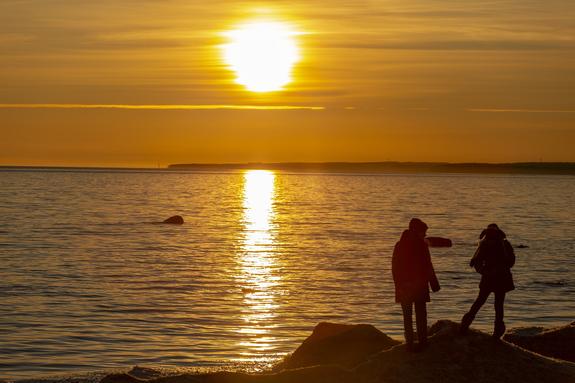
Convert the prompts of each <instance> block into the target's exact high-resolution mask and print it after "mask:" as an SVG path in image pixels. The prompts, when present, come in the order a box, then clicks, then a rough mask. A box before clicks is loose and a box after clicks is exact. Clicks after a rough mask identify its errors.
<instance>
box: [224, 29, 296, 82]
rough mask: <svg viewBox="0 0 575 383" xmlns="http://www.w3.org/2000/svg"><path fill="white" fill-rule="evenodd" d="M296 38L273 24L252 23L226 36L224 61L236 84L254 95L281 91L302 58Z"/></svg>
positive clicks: (288, 31) (290, 30)
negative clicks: (233, 74) (234, 75)
mask: <svg viewBox="0 0 575 383" xmlns="http://www.w3.org/2000/svg"><path fill="white" fill-rule="evenodd" d="M297 34H298V33H297V32H295V31H294V30H292V29H291V28H290V27H289V25H287V24H285V23H282V22H274V21H258V22H252V23H248V24H244V25H242V26H240V27H239V28H238V29H235V30H232V31H229V32H227V33H226V34H225V35H226V37H227V38H228V40H229V41H228V43H227V44H225V45H224V46H223V53H224V60H225V62H226V64H227V65H228V66H229V67H230V69H232V70H233V71H234V72H235V73H236V83H238V84H241V85H243V86H245V87H246V89H248V90H250V91H252V92H272V91H277V90H282V89H283V88H284V86H286V85H287V84H288V83H290V82H291V81H292V68H293V66H294V64H295V63H296V62H297V61H298V60H299V58H300V55H299V49H298V46H297V42H296V38H295V36H296V35H297Z"/></svg>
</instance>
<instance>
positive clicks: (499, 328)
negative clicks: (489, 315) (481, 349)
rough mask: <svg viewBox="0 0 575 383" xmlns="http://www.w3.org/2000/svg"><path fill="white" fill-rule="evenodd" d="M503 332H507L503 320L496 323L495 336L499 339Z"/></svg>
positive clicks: (494, 327)
mask: <svg viewBox="0 0 575 383" xmlns="http://www.w3.org/2000/svg"><path fill="white" fill-rule="evenodd" d="M503 334H505V323H503V321H497V322H495V325H494V326H493V338H494V339H499V338H501V337H502V336H503Z"/></svg>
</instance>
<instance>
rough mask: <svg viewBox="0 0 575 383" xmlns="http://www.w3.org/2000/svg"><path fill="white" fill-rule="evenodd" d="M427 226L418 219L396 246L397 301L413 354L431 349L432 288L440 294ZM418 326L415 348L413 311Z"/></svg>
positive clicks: (393, 264)
mask: <svg viewBox="0 0 575 383" xmlns="http://www.w3.org/2000/svg"><path fill="white" fill-rule="evenodd" d="M426 233H427V225H426V224H425V223H424V222H423V221H422V220H420V219H418V218H413V219H411V221H410V222H409V228H408V229H407V230H405V231H404V232H403V233H402V234H401V239H400V240H399V242H397V243H396V244H395V248H394V250H393V257H392V274H393V281H394V283H395V301H396V302H398V303H401V309H402V311H403V326H404V330H405V342H406V345H407V349H408V350H410V351H418V350H422V349H423V348H425V347H426V346H427V307H426V304H427V302H429V301H430V296H429V287H431V289H432V290H433V291H434V292H436V291H439V289H440V286H439V281H438V280H437V276H436V275H435V271H434V269H433V264H432V263H431V255H430V253H429V247H428V245H427V242H426V241H425V235H426ZM414 307H415V318H416V327H417V338H418V344H417V346H415V345H414V334H413V318H412V317H413V308H414Z"/></svg>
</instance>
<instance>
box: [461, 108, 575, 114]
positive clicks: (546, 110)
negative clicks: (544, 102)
mask: <svg viewBox="0 0 575 383" xmlns="http://www.w3.org/2000/svg"><path fill="white" fill-rule="evenodd" d="M465 111H466V112H476V113H575V110H556V109H505V108H501V109H498V108H485V109H481V108H474V109H466V110H465Z"/></svg>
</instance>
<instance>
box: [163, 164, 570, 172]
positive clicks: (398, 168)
mask: <svg viewBox="0 0 575 383" xmlns="http://www.w3.org/2000/svg"><path fill="white" fill-rule="evenodd" d="M168 169H170V170H197V171H214V170H249V169H262V170H276V171H291V172H302V173H310V172H313V173H398V174H413V173H483V174H551V175H575V163H573V162H515V163H500V164H490V163H448V162H394V161H387V162H278V163H244V164H173V165H169V167H168Z"/></svg>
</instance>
